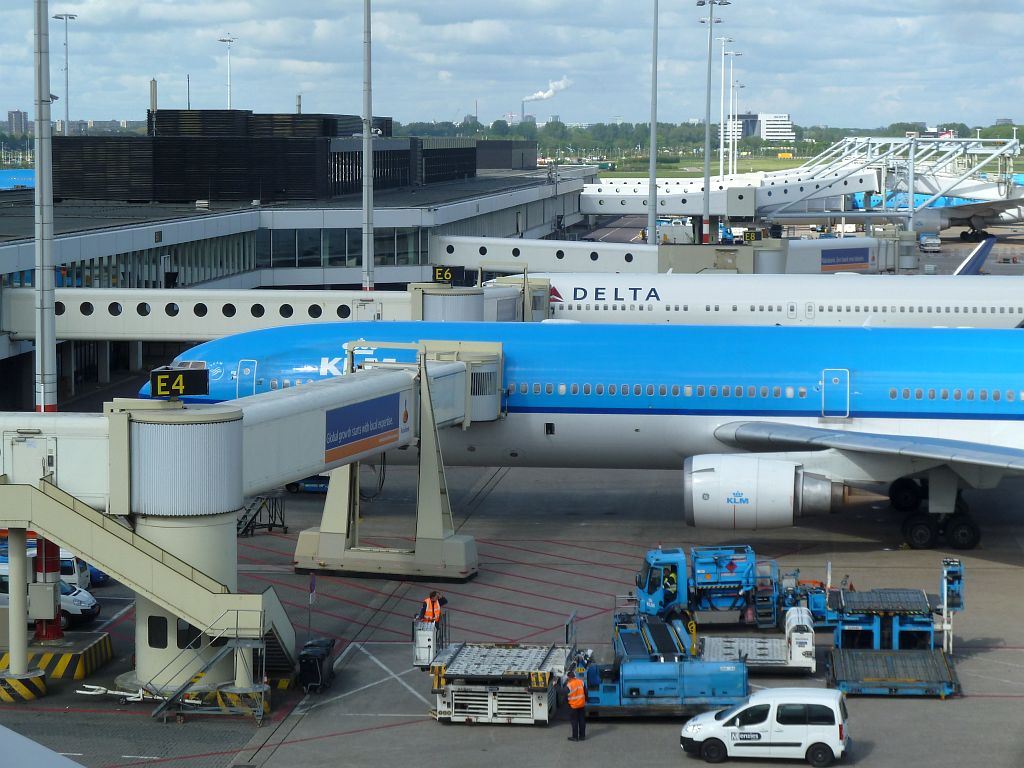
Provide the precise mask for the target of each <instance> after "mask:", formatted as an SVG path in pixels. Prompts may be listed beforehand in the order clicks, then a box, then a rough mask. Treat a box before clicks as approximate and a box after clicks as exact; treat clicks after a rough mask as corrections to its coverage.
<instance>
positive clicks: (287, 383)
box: [281, 379, 292, 389]
mask: <svg viewBox="0 0 1024 768" xmlns="http://www.w3.org/2000/svg"><path fill="white" fill-rule="evenodd" d="M291 385H292V383H291V382H290V381H288V379H285V380H284V381H282V382H281V389H288V387H290V386H291Z"/></svg>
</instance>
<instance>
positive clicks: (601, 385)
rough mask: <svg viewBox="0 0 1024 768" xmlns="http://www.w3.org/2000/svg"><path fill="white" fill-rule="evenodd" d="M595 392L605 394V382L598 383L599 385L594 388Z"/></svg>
mask: <svg viewBox="0 0 1024 768" xmlns="http://www.w3.org/2000/svg"><path fill="white" fill-rule="evenodd" d="M594 392H595V393H597V394H599V395H603V394H604V384H598V385H597V386H596V387H595V388H594Z"/></svg>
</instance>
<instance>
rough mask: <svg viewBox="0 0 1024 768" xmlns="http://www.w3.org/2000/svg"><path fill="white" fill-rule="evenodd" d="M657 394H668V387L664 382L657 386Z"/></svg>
mask: <svg viewBox="0 0 1024 768" xmlns="http://www.w3.org/2000/svg"><path fill="white" fill-rule="evenodd" d="M658 394H659V395H661V396H662V397H664V396H665V395H667V394H668V387H666V386H665V385H664V384H661V385H660V386H659V387H658Z"/></svg>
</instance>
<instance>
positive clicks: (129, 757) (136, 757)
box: [121, 755, 163, 760]
mask: <svg viewBox="0 0 1024 768" xmlns="http://www.w3.org/2000/svg"><path fill="white" fill-rule="evenodd" d="M121 757H122V758H123V759H125V760H161V759H163V758H160V757H157V756H155V755H121Z"/></svg>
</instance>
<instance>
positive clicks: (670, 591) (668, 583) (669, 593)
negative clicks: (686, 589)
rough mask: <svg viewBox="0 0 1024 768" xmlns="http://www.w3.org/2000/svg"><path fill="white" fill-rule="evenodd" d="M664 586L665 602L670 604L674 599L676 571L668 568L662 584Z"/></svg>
mask: <svg viewBox="0 0 1024 768" xmlns="http://www.w3.org/2000/svg"><path fill="white" fill-rule="evenodd" d="M663 584H664V586H665V602H666V603H670V602H673V601H674V600H675V599H676V587H677V584H676V569H675V568H669V569H668V570H666V571H665V580H664V582H663Z"/></svg>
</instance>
